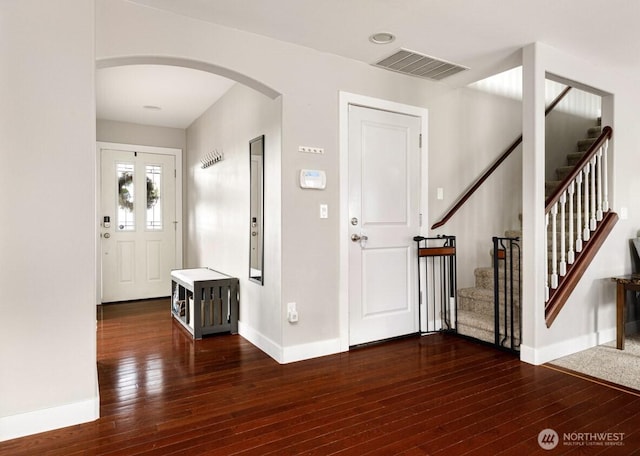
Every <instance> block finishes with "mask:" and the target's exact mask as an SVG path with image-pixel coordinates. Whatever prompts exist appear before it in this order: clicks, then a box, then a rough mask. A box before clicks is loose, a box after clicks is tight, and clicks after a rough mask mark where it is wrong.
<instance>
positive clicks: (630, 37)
mask: <svg viewBox="0 0 640 456" xmlns="http://www.w3.org/2000/svg"><path fill="white" fill-rule="evenodd" d="M130 1H132V2H134V3H139V4H142V5H146V6H149V7H153V8H158V9H164V10H168V11H172V12H174V13H176V14H181V15H184V16H189V17H193V18H197V19H199V20H205V21H209V22H213V23H217V24H220V25H223V26H228V27H232V28H236V29H241V30H245V31H248V32H252V33H257V34H260V35H265V36H269V37H272V38H275V39H279V40H282V41H288V42H292V43H296V44H299V45H302V46H306V47H310V48H314V49H317V50H320V51H324V52H329V53H333V54H338V55H342V56H344V57H348V58H351V59H355V60H359V61H362V62H365V63H374V62H376V61H378V60H379V59H381V58H382V57H386V56H387V55H389V54H391V53H392V52H393V51H395V50H397V49H398V48H401V47H402V48H406V49H410V50H413V51H416V52H419V53H422V54H426V55H430V56H433V57H436V58H438V59H442V60H447V61H450V62H453V63H456V64H460V65H463V66H467V67H470V68H471V70H470V71H468V72H464V73H463V74H465V73H466V75H465V76H462V75H459V76H454V77H453V78H451V81H454V78H457V77H460V78H464V77H466V78H468V79H469V82H471V80H472V79H473V75H474V73H477V74H482V69H483V68H488V67H491V66H492V65H493V64H495V63H496V62H500V61H501V60H503V59H505V58H506V57H507V56H509V55H511V54H512V53H513V52H515V51H517V50H518V49H520V48H521V47H523V46H525V45H527V44H529V43H532V42H535V41H540V42H543V43H545V44H547V45H550V46H553V47H556V48H558V49H562V50H563V51H565V52H567V53H570V54H573V55H575V56H577V57H580V58H583V59H586V60H591V61H593V63H594V64H596V65H601V66H604V67H607V68H610V69H611V70H612V71H636V72H640V52H639V51H638V50H639V49H640V27H639V26H638V23H639V21H640V1H637V0H616V1H611V2H603V1H602V0H242V1H238V0H180V1H176V0H130ZM380 31H388V32H391V33H393V34H395V35H396V37H397V38H396V41H395V42H394V43H392V44H386V45H376V44H373V43H371V42H370V41H369V40H368V38H369V36H370V35H371V34H372V33H375V32H380ZM120 70H123V71H124V72H125V73H127V74H125V73H123V74H121V75H118V74H117V73H119V72H120ZM129 70H130V72H127V71H125V67H123V68H110V69H101V70H98V79H99V84H100V85H101V87H99V89H100V91H103V93H102V94H99V99H98V109H99V111H98V115H99V116H100V115H102V114H101V112H104V113H105V114H104V115H109V116H116V115H124V114H115V113H116V107H115V106H112V107H110V108H106V107H105V106H103V104H105V103H106V102H107V100H108V101H110V103H111V104H113V105H115V104H116V102H115V98H116V96H118V97H119V98H121V99H122V100H130V101H131V103H132V105H131V106H130V107H128V108H125V109H124V110H123V111H121V112H123V113H124V112H127V115H131V116H132V114H131V111H135V110H136V108H140V106H142V105H143V104H152V105H162V103H163V100H165V101H164V103H166V106H167V108H164V107H163V110H162V111H160V112H156V113H153V115H154V116H156V115H157V116H158V117H160V115H161V114H162V115H165V114H166V115H167V118H166V119H163V121H164V122H174V121H169V120H168V119H169V118H170V115H169V114H170V113H169V111H170V110H172V109H174V108H169V107H170V106H172V104H171V103H172V101H170V100H169V99H166V98H161V97H169V96H170V93H169V92H171V91H173V90H178V86H180V87H181V90H185V93H181V94H179V95H177V96H176V97H175V100H174V101H176V100H177V104H182V105H183V106H182V107H183V108H184V107H185V106H184V105H188V104H190V103H191V102H189V103H180V100H186V99H187V97H189V98H188V99H189V100H194V99H196V100H200V101H202V103H205V101H204V99H205V96H204V95H203V93H204V92H202V90H203V89H206V88H209V89H212V86H213V85H214V84H212V83H209V82H206V81H205V80H204V79H205V78H204V76H203V75H200V76H202V79H200V77H198V84H202V85H198V84H194V83H193V81H189V82H180V81H182V79H181V78H183V77H188V73H190V72H191V71H192V70H184V71H182V73H181V75H177V73H174V70H175V69H171V72H172V73H174V74H173V75H172V76H167V77H166V78H168V79H169V81H171V82H170V83H168V84H167V83H164V84H163V85H159V86H158V87H155V86H156V85H158V84H155V83H154V84H151V83H150V79H147V76H144V75H138V74H135V71H134V70H136V69H135V68H130V69H129ZM141 70H144V69H141ZM156 70H158V69H156ZM165 70H167V71H169V69H167V68H165ZM180 70H182V69H180ZM163 72H164V71H163ZM107 73H109V74H107ZM153 77H154V78H162V79H165V77H164V76H162V72H161V73H157V74H156V75H155V76H153ZM207 77H210V76H209V75H207ZM118 78H119V79H118ZM143 78H144V79H145V81H144V83H142V84H140V82H139V81H141V79H143ZM101 79H104V81H100V80H101ZM136 82H138V84H139V87H135V85H134V84H136ZM191 84H194V85H193V86H192V87H194V88H196V89H197V90H198V91H199V93H194V94H191V95H190V94H189V93H188V92H189V90H188V89H189V88H190V87H191ZM140 86H142V87H140ZM152 86H154V87H155V90H154V91H152V90H151V89H152V88H153V87H152ZM141 88H144V89H145V91H147V90H148V92H147V97H148V98H144V99H143V98H142V93H141ZM169 88H171V91H170V90H168V89H169ZM221 90H224V89H221ZM119 91H121V92H122V93H123V95H122V96H119V95H115V92H119ZM214 91H215V90H214ZM154 93H155V97H157V98H154ZM134 94H139V96H140V98H136V99H135V103H134V100H132V99H131V95H134ZM100 97H103V98H102V99H101V98H100ZM212 97H215V94H213V95H212ZM207 102H208V101H207ZM212 102H213V101H211V102H209V105H210V104H211V103H212ZM209 105H207V106H205V107H204V108H206V107H208V106H209ZM103 109H104V111H103ZM140 109H141V108H140ZM175 109H178V108H177V107H176V108H175ZM198 109H199V108H198ZM138 110H139V109H138ZM165 111H166V112H165ZM201 112H202V111H200V112H198V113H197V115H199V114H200V113H201ZM107 113H109V114H107ZM146 114H147V115H149V114H150V113H149V112H147V113H146ZM185 115H186V114H185ZM191 115H193V114H191ZM197 115H196V116H195V117H197ZM187 117H188V115H187ZM195 117H192V118H191V120H193V119H194V118H195ZM132 118H137V117H132ZM137 119H138V120H134V121H136V122H139V123H153V119H152V118H151V117H145V118H142V120H140V118H137ZM180 122H182V123H175V124H173V126H178V125H182V128H184V126H185V125H188V124H189V123H190V121H187V120H181V121H180Z"/></svg>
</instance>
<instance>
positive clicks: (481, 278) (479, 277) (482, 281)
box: [473, 267, 520, 290]
mask: <svg viewBox="0 0 640 456" xmlns="http://www.w3.org/2000/svg"><path fill="white" fill-rule="evenodd" d="M473 273H474V276H475V279H476V286H475V288H484V289H487V290H493V284H494V280H493V278H494V273H493V267H486V268H476V269H475V270H474V271H473ZM504 277H505V271H504V268H500V270H499V271H498V287H499V289H500V290H504ZM508 277H509V276H508V275H507V282H508ZM513 289H514V290H519V289H520V281H519V278H518V277H517V273H516V275H515V276H514V278H513Z"/></svg>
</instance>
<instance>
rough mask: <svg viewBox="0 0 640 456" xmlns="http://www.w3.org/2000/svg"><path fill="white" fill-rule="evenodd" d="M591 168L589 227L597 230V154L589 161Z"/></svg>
mask: <svg viewBox="0 0 640 456" xmlns="http://www.w3.org/2000/svg"><path fill="white" fill-rule="evenodd" d="M589 166H590V168H591V210H590V211H589V213H590V215H591V216H590V217H589V229H590V230H591V231H595V230H596V157H595V155H594V156H593V158H592V159H591V160H590V161H589Z"/></svg>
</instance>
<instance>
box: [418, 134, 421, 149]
mask: <svg viewBox="0 0 640 456" xmlns="http://www.w3.org/2000/svg"><path fill="white" fill-rule="evenodd" d="M418 147H420V148H421V149H422V133H420V134H419V135H418Z"/></svg>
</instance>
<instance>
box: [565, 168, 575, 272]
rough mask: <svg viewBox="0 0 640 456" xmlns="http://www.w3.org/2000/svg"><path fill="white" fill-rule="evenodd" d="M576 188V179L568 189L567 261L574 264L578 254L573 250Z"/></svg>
mask: <svg viewBox="0 0 640 456" xmlns="http://www.w3.org/2000/svg"><path fill="white" fill-rule="evenodd" d="M575 189H576V181H575V180H574V181H572V182H571V184H569V188H568V189H567V193H568V194H569V251H568V252H567V263H569V264H573V262H574V261H575V259H576V255H575V252H574V250H573V244H574V239H573V216H574V212H573V197H574V195H575Z"/></svg>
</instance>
